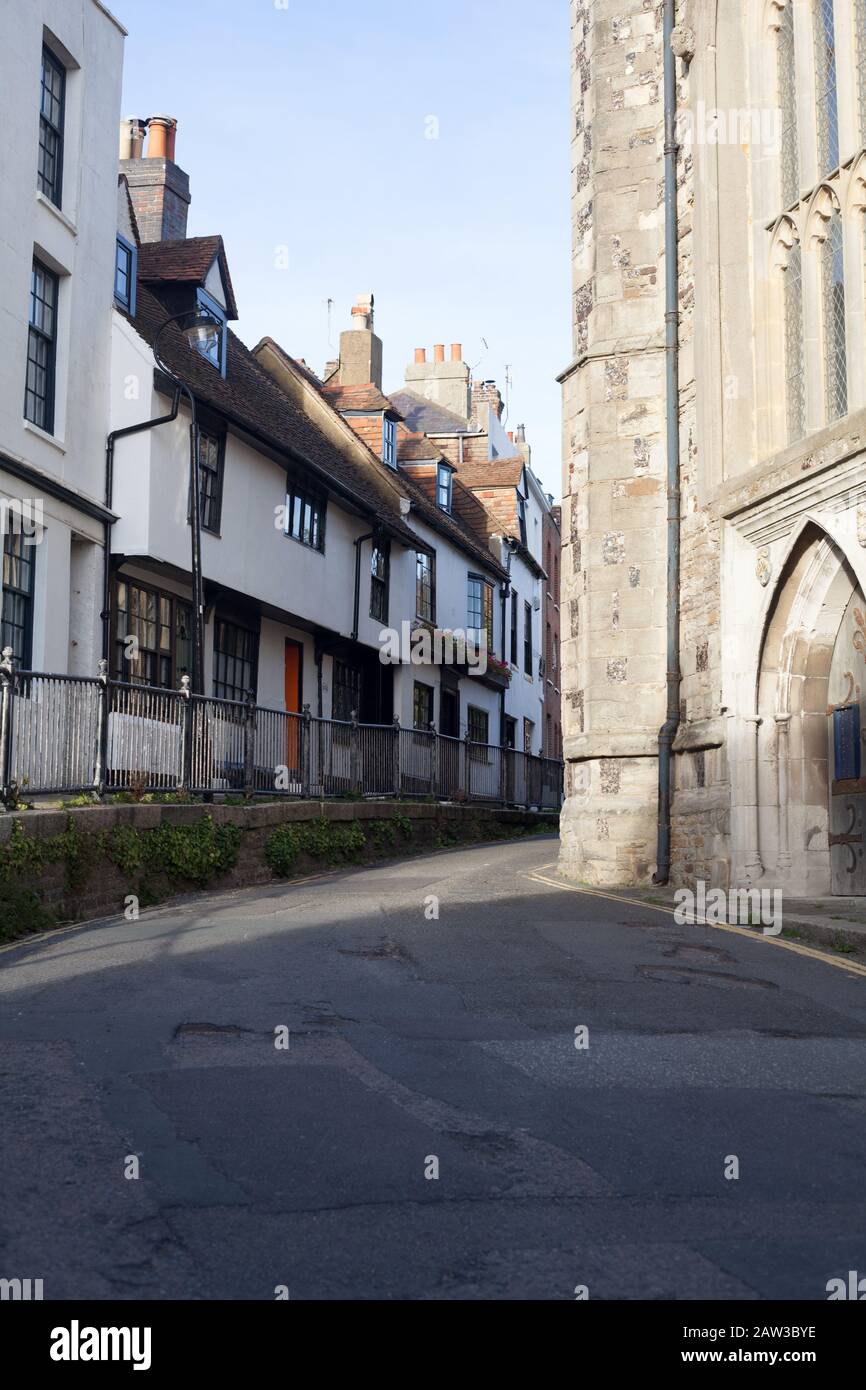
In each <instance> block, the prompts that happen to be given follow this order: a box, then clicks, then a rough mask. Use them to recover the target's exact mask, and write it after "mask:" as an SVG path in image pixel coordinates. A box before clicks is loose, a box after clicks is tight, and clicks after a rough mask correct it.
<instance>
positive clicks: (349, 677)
mask: <svg viewBox="0 0 866 1390" xmlns="http://www.w3.org/2000/svg"><path fill="white" fill-rule="evenodd" d="M362 693H363V691H362V679H361V672H360V670H359V669H358V667H357V666H352V665H351V664H350V663H349V662H348V661H341V660H340V659H339V657H335V658H334V694H333V698H332V701H331V718H332V719H336V720H342V721H345V722H348V721H349V720H350V719H351V718H352V715H353V714H356V715H357V714H359V713H360V710H361V695H362Z"/></svg>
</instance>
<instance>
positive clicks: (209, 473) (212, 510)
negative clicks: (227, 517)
mask: <svg viewBox="0 0 866 1390" xmlns="http://www.w3.org/2000/svg"><path fill="white" fill-rule="evenodd" d="M198 465H199V512H200V518H201V526H202V530H204V531H210V532H211V533H212V534H213V535H217V536H218V535H219V529H220V520H221V518H222V504H223V470H224V468H225V435H222V436H219V435H214V434H205V433H204V431H202V432H201V433H200V434H199V460H198Z"/></svg>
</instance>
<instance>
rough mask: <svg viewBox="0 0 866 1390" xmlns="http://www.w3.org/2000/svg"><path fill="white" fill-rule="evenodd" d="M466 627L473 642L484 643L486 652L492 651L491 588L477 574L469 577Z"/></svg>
mask: <svg viewBox="0 0 866 1390" xmlns="http://www.w3.org/2000/svg"><path fill="white" fill-rule="evenodd" d="M466 627H467V630H468V634H469V636H470V637H471V638H473V640H474V641H475V642H477V643H478V644H479V645H480V644H481V643H482V642H483V641H486V642H487V651H489V652H492V651H493V586H492V585H491V584H490V583H489V582H488V581H487V580H486V579H482V578H481V576H480V575H477V574H470V576H469V595H468V617H467V623H466Z"/></svg>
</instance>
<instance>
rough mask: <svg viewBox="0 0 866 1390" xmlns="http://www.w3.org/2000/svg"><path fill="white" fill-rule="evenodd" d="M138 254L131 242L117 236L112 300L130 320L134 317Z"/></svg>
mask: <svg viewBox="0 0 866 1390" xmlns="http://www.w3.org/2000/svg"><path fill="white" fill-rule="evenodd" d="M137 260H138V252H137V250H136V249H135V247H134V246H133V244H132V242H131V241H127V239H126V237H125V236H121V235H120V233H119V232H118V234H117V250H116V252H115V258H114V299H115V303H116V304H118V305H119V307H120V308H121V309H125V310H126V312H127V313H128V314H129V315H130V317H131V318H134V317H135V275H136V262H137Z"/></svg>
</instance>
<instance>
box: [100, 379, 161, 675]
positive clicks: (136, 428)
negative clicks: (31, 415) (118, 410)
mask: <svg viewBox="0 0 866 1390" xmlns="http://www.w3.org/2000/svg"><path fill="white" fill-rule="evenodd" d="M179 408H180V391H179V390H178V389H175V392H174V396H173V398H172V402H171V410H170V411H169V413H168V415H160V416H159V417H158V418H157V419H156V420H140V421H139V423H138V424H137V425H125V426H124V427H123V428H122V429H119V430H112V431H111V433H110V434H109V436H108V438H107V440H106V442H105V505H106V507H107V508H108V510H109V511H111V510H112V504H113V497H114V445H115V441H116V440H118V439H125V438H126V436H127V435H130V434H143V433H144V431H145V430H152V429H155V427H156V426H157V425H168V424H170V423H171V421H172V420H176V419H177V412H178V410H179ZM113 524H114V523H113V522H111V521H106V522H105V524H104V541H103V557H102V655H103V657H104V658H105V660H106V661H110V660H111V627H110V610H111V528H112V526H113Z"/></svg>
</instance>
